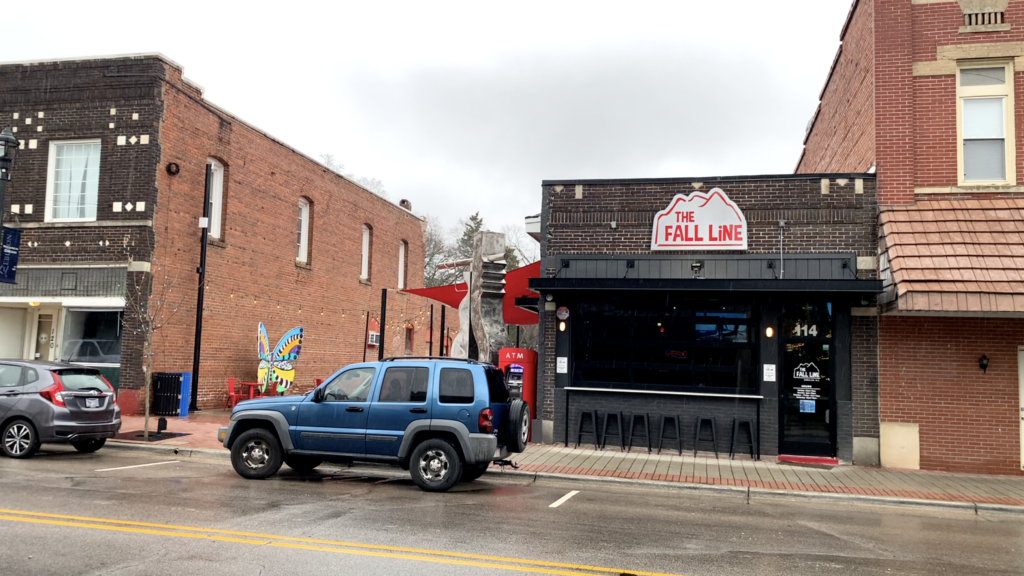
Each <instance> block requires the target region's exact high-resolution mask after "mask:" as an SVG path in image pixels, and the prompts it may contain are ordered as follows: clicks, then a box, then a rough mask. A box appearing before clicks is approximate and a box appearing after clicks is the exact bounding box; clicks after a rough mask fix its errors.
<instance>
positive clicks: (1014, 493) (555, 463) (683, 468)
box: [112, 411, 1024, 506]
mask: <svg viewBox="0 0 1024 576" xmlns="http://www.w3.org/2000/svg"><path fill="white" fill-rule="evenodd" d="M228 418H229V415H228V413H226V412H222V411H205V412H202V413H200V414H194V415H191V416H190V417H189V418H187V419H181V418H177V417H168V418H167V431H168V432H173V433H182V434H186V436H179V437H176V438H168V439H165V440H157V441H155V442H142V441H134V440H131V439H130V438H123V439H118V440H113V441H112V442H113V443H120V444H135V445H139V444H142V445H149V446H162V447H165V448H170V447H174V448H180V449H213V450H224V448H223V447H222V446H221V445H220V444H219V443H218V442H217V428H219V427H220V426H226V425H227V423H228ZM141 429H142V418H141V417H139V416H124V417H122V425H121V430H122V433H123V434H122V437H124V436H127V434H125V433H127V432H133V431H136V430H141ZM150 429H151V430H155V429H156V418H155V417H151V418H150ZM225 453H226V451H225ZM512 460H513V461H516V462H518V463H519V471H520V472H539V473H552V474H569V475H576V476H603V477H610V478H623V479H632V480H641V481H643V480H652V481H662V482H678V483H686V484H701V485H708V486H733V487H739V488H747V487H749V488H761V489H766V490H774V491H779V492H812V493H823V494H848V495H856V496H873V497H882V498H896V499H911V500H932V501H943V502H964V503H974V504H994V505H1002V506H1024V476H990V475H982V474H953V473H947V472H922V471H916V470H895V469H888V468H866V467H863V466H838V467H835V468H831V469H828V468H817V467H813V468H811V467H801V466H793V465H787V464H779V463H777V462H775V460H774V458H770V457H766V458H764V459H762V460H758V461H754V460H751V459H750V457H749V456H748V457H745V458H741V457H740V456H737V458H736V459H735V460H730V459H728V458H727V457H723V458H719V459H717V460H716V459H715V458H714V455H713V454H710V453H707V454H704V453H702V454H701V455H698V457H697V458H694V457H692V456H678V455H676V453H674V452H673V453H672V454H671V455H669V454H668V453H665V454H657V453H651V454H648V453H647V448H646V447H644V448H642V449H641V448H638V449H634V450H632V451H630V452H621V451H619V450H618V449H617V448H609V449H607V450H594V449H593V445H591V446H590V447H589V448H586V447H581V448H579V449H573V448H565V447H563V446H549V445H542V444H531V445H530V447H529V448H528V449H527V450H526V452H524V453H523V454H521V455H513V457H512Z"/></svg>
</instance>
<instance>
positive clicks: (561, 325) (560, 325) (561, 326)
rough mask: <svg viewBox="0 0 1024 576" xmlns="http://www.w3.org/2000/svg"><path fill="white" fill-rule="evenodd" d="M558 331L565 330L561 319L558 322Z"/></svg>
mask: <svg viewBox="0 0 1024 576" xmlns="http://www.w3.org/2000/svg"><path fill="white" fill-rule="evenodd" d="M558 331H559V332H565V321H562V322H559V323H558Z"/></svg>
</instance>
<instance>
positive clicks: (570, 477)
mask: <svg viewBox="0 0 1024 576" xmlns="http://www.w3.org/2000/svg"><path fill="white" fill-rule="evenodd" d="M107 448H114V449H117V450H127V451H135V452H153V453H157V454H164V455H169V456H184V457H192V456H203V457H213V458H217V459H223V460H230V458H231V452H229V451H227V450H217V449H210V448H187V447H181V446H168V445H166V444H136V443H134V442H119V441H116V440H111V441H109V442H107ZM392 469H395V467H393V466H386V465H380V466H373V465H367V464H362V465H360V466H354V467H351V468H348V469H347V470H349V471H351V472H353V473H356V474H358V473H362V472H363V471H364V470H374V471H375V473H376V474H380V473H381V471H384V470H387V471H391V470H392ZM384 475H386V476H396V477H397V476H405V472H402V474H400V475H399V474H394V475H392V474H387V473H385V474H384ZM505 475H508V476H515V477H520V478H534V479H535V480H536V479H544V480H559V481H568V482H586V483H595V484H615V485H618V486H631V487H637V488H662V489H667V490H686V491H692V492H704V493H708V494H733V495H737V496H746V497H747V499H748V500H750V499H753V498H755V497H756V498H758V499H761V500H791V499H797V500H815V501H820V502H839V503H845V504H864V505H872V506H904V507H913V508H946V509H956V510H973V511H974V512H975V513H976V514H977V513H978V512H1004V513H1010V514H1024V506H1006V505H1003V504H982V503H975V502H953V501H949V500H921V499H917V498H887V497H884V496H867V495H862V494H836V493H832V492H801V491H784V490H770V489H767V488H746V487H743V486H718V485H715V484H696V483H692V482H666V481H664V480H638V479H635V478H616V477H613V476H586V475H582V474H581V475H575V474H556V473H554V472H527V471H523V470H512V469H508V470H493V469H492V470H488V471H487V473H486V474H485V477H486V478H488V479H495V480H496V479H498V478H499V477H501V476H505Z"/></svg>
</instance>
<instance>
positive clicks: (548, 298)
mask: <svg viewBox="0 0 1024 576" xmlns="http://www.w3.org/2000/svg"><path fill="white" fill-rule="evenodd" d="M544 300H546V301H548V302H554V301H555V295H554V294H545V295H544Z"/></svg>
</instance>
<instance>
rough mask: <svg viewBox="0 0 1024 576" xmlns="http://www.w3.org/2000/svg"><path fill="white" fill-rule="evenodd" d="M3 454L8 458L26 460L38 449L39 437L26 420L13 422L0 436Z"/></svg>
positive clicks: (33, 427) (5, 427)
mask: <svg viewBox="0 0 1024 576" xmlns="http://www.w3.org/2000/svg"><path fill="white" fill-rule="evenodd" d="M0 440H2V442H3V450H4V454H6V455H7V456H8V457H10V458H28V457H29V456H32V455H33V454H35V453H36V450H38V449H39V436H38V435H37V434H36V429H35V426H32V423H31V422H29V421H28V420H14V421H12V422H10V423H8V424H7V426H4V431H3V433H2V434H0Z"/></svg>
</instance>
